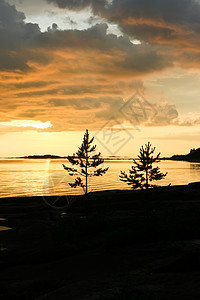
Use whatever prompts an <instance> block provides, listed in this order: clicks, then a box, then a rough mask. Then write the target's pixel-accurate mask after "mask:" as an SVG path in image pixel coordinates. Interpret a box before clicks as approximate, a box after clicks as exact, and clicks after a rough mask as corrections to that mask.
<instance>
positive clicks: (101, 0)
mask: <svg viewBox="0 0 200 300" xmlns="http://www.w3.org/2000/svg"><path fill="white" fill-rule="evenodd" d="M47 2H49V3H54V4H56V5H57V6H58V7H60V8H67V9H70V10H81V9H84V8H86V7H89V6H90V7H92V9H93V11H94V12H95V13H97V12H100V11H101V10H102V8H103V7H106V6H107V4H108V2H109V1H106V0H47Z"/></svg>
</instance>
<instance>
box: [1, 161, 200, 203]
mask: <svg viewBox="0 0 200 300" xmlns="http://www.w3.org/2000/svg"><path fill="white" fill-rule="evenodd" d="M62 163H65V164H66V165H67V163H66V160H62V159H58V160H49V159H48V160H45V159H37V160H36V159H0V197H1V198H3V197H11V196H40V195H66V194H82V190H81V189H80V188H77V189H72V188H70V186H69V185H68V182H71V181H72V177H69V176H68V175H67V172H66V171H65V170H64V169H63V167H62ZM131 165H132V161H130V160H129V161H119V160H118V161H117V160H115V161H105V162H104V166H103V167H109V171H108V172H107V174H106V175H104V176H102V177H95V178H91V179H89V191H97V190H110V189H129V187H128V186H127V184H126V183H124V182H121V181H120V180H119V174H120V170H123V171H127V170H128V169H129V168H130V167H131ZM156 165H158V166H159V167H160V168H161V171H162V172H168V174H167V176H166V178H165V179H164V180H162V181H160V185H168V184H169V183H171V184H172V185H179V184H187V183H189V182H196V181H200V163H189V162H181V161H161V162H160V163H158V164H155V166H156Z"/></svg>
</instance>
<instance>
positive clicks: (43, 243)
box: [0, 184, 200, 300]
mask: <svg viewBox="0 0 200 300" xmlns="http://www.w3.org/2000/svg"><path fill="white" fill-rule="evenodd" d="M45 200H47V201H48V202H51V203H53V202H54V201H55V200H56V197H50V198H46V199H45ZM66 201H67V199H66V197H61V198H59V201H58V202H57V204H58V205H60V206H62V205H64V204H66ZM88 211H89V213H88V215H87V216H86V215H85V203H84V200H83V199H81V198H80V197H77V201H75V202H74V203H73V204H72V205H71V206H70V208H69V209H59V210H54V209H53V208H51V207H48V206H47V205H46V204H45V202H44V201H43V198H42V197H26V198H9V199H0V218H5V219H6V220H4V221H3V220H1V221H0V225H1V226H8V227H11V228H12V230H9V231H1V232H0V247H1V248H0V249H1V250H0V299H20V300H21V299H22V300H23V299H26V300H27V299H28V300H29V299H48V300H50V299H57V300H59V299H70V300H74V299H77V300H78V299H80V300H119V299H124V300H130V299H131V300H144V299H161V300H168V299H172V300H173V299H183V300H192V299H200V185H199V184H196V185H189V186H180V187H170V188H162V189H157V190H154V191H153V190H152V191H149V192H148V194H147V193H145V192H143V191H139V192H132V191H106V192H98V193H92V194H89V196H88Z"/></svg>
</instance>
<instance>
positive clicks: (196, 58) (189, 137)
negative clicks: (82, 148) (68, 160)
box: [0, 0, 200, 157]
mask: <svg viewBox="0 0 200 300" xmlns="http://www.w3.org/2000/svg"><path fill="white" fill-rule="evenodd" d="M0 90H1V93H0V105H1V110H0V116H1V118H0V134H1V135H0V145H1V147H0V156H1V157H3V156H20V155H28V154H46V153H51V154H58V155H68V154H70V153H73V152H75V151H76V150H77V147H78V146H79V145H80V143H81V141H82V137H83V134H84V132H85V129H86V128H88V129H89V132H90V134H91V136H93V135H94V136H95V137H96V139H95V141H96V144H97V146H98V150H100V151H101V152H102V154H103V155H106V156H107V155H131V156H135V155H136V154H137V151H138V148H139V147H140V145H142V144H144V143H146V142H147V141H151V143H152V144H153V145H154V146H156V148H157V149H158V150H159V151H161V153H162V155H164V156H167V155H172V154H178V153H187V152H188V151H189V149H190V148H193V147H195V148H197V147H200V0H151V1H150V0H113V1H112V0H80V1H79V0H7V1H6V0H0Z"/></svg>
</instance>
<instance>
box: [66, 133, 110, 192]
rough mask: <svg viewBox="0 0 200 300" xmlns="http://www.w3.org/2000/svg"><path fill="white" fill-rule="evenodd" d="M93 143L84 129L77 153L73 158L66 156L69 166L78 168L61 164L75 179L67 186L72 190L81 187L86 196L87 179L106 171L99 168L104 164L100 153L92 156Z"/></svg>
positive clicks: (93, 150) (94, 147)
mask: <svg viewBox="0 0 200 300" xmlns="http://www.w3.org/2000/svg"><path fill="white" fill-rule="evenodd" d="M93 141H94V137H93V138H92V139H90V138H89V133H88V130H87V129H86V132H85V134H84V137H83V142H82V144H81V146H80V147H79V148H78V151H77V152H76V153H75V154H74V155H73V156H67V159H68V161H69V162H70V164H71V165H73V166H77V167H78V168H71V167H67V166H65V165H64V164H63V167H64V169H65V170H66V171H67V172H68V174H69V175H70V176H74V177H75V180H74V182H73V183H69V185H70V186H71V187H72V188H77V187H81V188H82V189H83V191H84V193H85V195H86V196H87V194H88V177H92V176H102V175H104V174H105V173H106V172H107V171H108V168H104V169H103V168H100V167H99V166H100V165H101V164H102V163H103V162H104V159H103V158H102V157H101V153H100V152H99V153H97V154H94V152H95V150H96V145H92V143H93ZM92 153H93V155H92ZM98 167H99V168H98Z"/></svg>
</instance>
